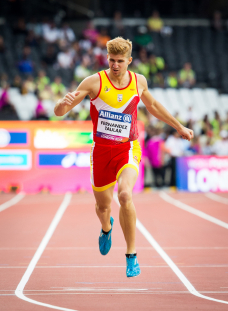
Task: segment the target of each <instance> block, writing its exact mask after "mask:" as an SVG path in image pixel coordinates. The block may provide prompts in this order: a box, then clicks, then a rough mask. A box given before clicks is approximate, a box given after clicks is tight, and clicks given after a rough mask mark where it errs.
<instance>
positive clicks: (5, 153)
mask: <svg viewBox="0 0 228 311" xmlns="http://www.w3.org/2000/svg"><path fill="white" fill-rule="evenodd" d="M31 167H32V153H31V151H30V150H21V149H20V150H18V149H15V150H13V149H9V150H7V149H4V150H0V170H30V169H31Z"/></svg>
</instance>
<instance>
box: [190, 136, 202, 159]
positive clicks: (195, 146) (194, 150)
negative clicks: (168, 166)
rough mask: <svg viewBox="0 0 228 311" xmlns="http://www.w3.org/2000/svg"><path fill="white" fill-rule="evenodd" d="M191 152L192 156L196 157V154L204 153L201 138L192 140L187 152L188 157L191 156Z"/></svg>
mask: <svg viewBox="0 0 228 311" xmlns="http://www.w3.org/2000/svg"><path fill="white" fill-rule="evenodd" d="M189 152H190V153H191V155H196V154H201V153H202V150H201V145H200V140H199V136H195V137H194V138H193V139H192V140H191V143H190V146H189V148H188V150H187V153H188V155H189Z"/></svg>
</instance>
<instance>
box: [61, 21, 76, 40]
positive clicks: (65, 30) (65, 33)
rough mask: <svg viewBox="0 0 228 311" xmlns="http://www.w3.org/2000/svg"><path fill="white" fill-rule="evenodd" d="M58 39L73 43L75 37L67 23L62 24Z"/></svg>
mask: <svg viewBox="0 0 228 311" xmlns="http://www.w3.org/2000/svg"><path fill="white" fill-rule="evenodd" d="M59 38H60V39H64V40H66V41H67V42H73V41H75V39H76V37H75V34H74V31H73V29H72V28H70V26H69V24H68V23H64V24H63V26H62V28H61V29H60V31H59Z"/></svg>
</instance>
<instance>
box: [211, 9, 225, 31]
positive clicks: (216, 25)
mask: <svg viewBox="0 0 228 311" xmlns="http://www.w3.org/2000/svg"><path fill="white" fill-rule="evenodd" d="M212 28H213V29H214V30H216V31H222V30H223V20H222V13H221V12H220V11H215V12H214V14H213V19H212Z"/></svg>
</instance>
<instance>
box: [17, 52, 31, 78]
mask: <svg viewBox="0 0 228 311" xmlns="http://www.w3.org/2000/svg"><path fill="white" fill-rule="evenodd" d="M18 69H19V71H20V72H21V73H27V74H31V73H32V72H33V62H32V59H31V49H30V47H29V46H25V47H24V49H23V53H22V55H21V58H20V61H19V63H18Z"/></svg>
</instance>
